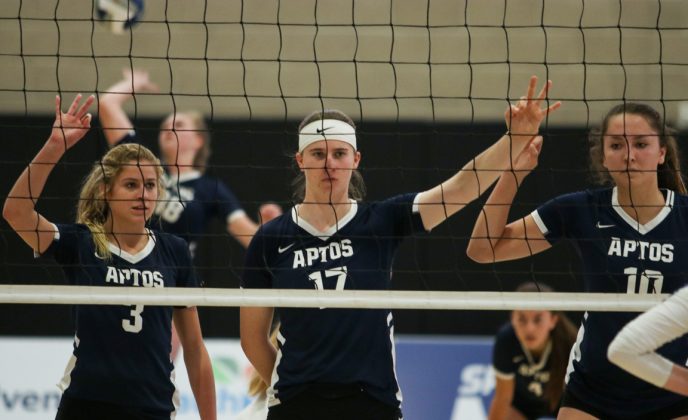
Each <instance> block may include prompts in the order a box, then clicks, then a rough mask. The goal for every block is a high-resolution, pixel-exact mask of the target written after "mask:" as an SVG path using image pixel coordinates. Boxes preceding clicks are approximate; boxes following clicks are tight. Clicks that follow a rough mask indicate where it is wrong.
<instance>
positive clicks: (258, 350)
mask: <svg viewBox="0 0 688 420" xmlns="http://www.w3.org/2000/svg"><path fill="white" fill-rule="evenodd" d="M244 353H245V354H246V357H247V358H248V360H249V361H250V362H251V364H252V365H253V367H254V368H255V369H256V372H258V374H259V375H260V377H261V379H262V380H263V381H264V382H265V383H266V384H268V385H270V384H271V383H272V371H273V369H274V367H275V360H276V358H277V351H276V350H275V347H273V346H272V344H270V342H269V341H267V340H265V342H261V343H254V344H252V345H248V346H244Z"/></svg>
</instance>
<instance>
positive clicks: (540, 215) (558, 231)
mask: <svg viewBox="0 0 688 420" xmlns="http://www.w3.org/2000/svg"><path fill="white" fill-rule="evenodd" d="M583 205H585V203H583V201H582V194H581V193H572V194H566V195H562V196H559V197H556V198H554V199H552V200H549V201H548V202H546V203H545V204H543V205H541V206H540V207H538V208H537V209H536V210H534V211H533V212H532V213H531V216H532V217H533V219H534V220H535V223H536V224H537V226H538V228H539V229H540V232H542V234H543V235H544V236H545V238H546V239H547V240H548V241H549V242H550V243H552V244H554V243H556V242H557V241H559V240H560V239H562V238H565V237H568V236H569V233H570V232H569V230H568V228H570V226H572V225H573V223H575V221H576V220H577V219H578V218H577V217H576V212H577V209H579V208H580V207H581V206H583Z"/></svg>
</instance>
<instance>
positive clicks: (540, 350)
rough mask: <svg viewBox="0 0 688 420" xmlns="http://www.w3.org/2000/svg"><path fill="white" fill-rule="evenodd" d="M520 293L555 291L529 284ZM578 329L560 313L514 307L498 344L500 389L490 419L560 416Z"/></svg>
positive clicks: (495, 365) (495, 352)
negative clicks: (559, 412)
mask: <svg viewBox="0 0 688 420" xmlns="http://www.w3.org/2000/svg"><path fill="white" fill-rule="evenodd" d="M516 291H517V292H545V293H546V292H552V288H551V287H549V286H548V285H546V284H543V283H535V282H527V283H523V284H521V285H520V286H518V287H517V288H516ZM575 341H576V327H574V326H573V324H572V323H571V321H570V320H569V319H568V317H567V316H566V315H565V314H564V313H562V312H558V311H526V310H514V311H511V321H510V322H508V323H506V324H505V325H504V326H502V328H500V330H499V332H498V333H497V336H496V339H495V344H494V347H493V348H492V367H493V369H494V372H495V376H496V378H495V384H496V385H495V393H494V397H493V398H492V403H491V404H490V412H489V416H488V418H489V420H506V419H509V420H519V419H538V418H542V417H556V415H557V411H558V410H559V403H560V401H561V396H562V394H563V393H564V374H565V372H566V361H567V359H568V354H569V351H570V350H571V346H572V345H573V343H574V342H575Z"/></svg>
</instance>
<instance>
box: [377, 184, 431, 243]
mask: <svg viewBox="0 0 688 420" xmlns="http://www.w3.org/2000/svg"><path fill="white" fill-rule="evenodd" d="M417 199H418V194H417V193H407V194H402V195H398V196H395V197H392V198H389V199H387V200H385V201H384V202H383V204H384V205H385V207H386V208H388V211H389V212H390V215H391V217H392V220H395V221H396V229H397V234H398V235H399V236H408V235H412V234H414V233H426V232H427V231H426V230H425V227H424V226H423V220H422V219H421V217H420V212H419V211H418V205H417V203H416V200H417Z"/></svg>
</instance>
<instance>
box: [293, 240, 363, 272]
mask: <svg viewBox="0 0 688 420" xmlns="http://www.w3.org/2000/svg"><path fill="white" fill-rule="evenodd" d="M352 255H354V248H353V246H352V245H351V240H350V239H342V240H341V241H340V242H331V243H329V244H328V245H326V246H319V247H312V248H305V249H298V250H296V251H294V262H293V264H292V268H300V267H310V266H312V265H313V264H316V263H324V262H328V261H334V260H338V259H340V258H344V257H350V256H352Z"/></svg>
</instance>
